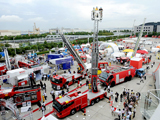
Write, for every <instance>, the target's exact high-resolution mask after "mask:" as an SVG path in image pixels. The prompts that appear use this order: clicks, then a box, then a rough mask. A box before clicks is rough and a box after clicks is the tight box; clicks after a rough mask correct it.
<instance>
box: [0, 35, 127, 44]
mask: <svg viewBox="0 0 160 120" xmlns="http://www.w3.org/2000/svg"><path fill="white" fill-rule="evenodd" d="M119 35H129V34H119ZM65 36H66V37H67V38H68V39H69V40H71V41H73V40H76V39H84V38H93V35H65ZM114 36H118V35H109V36H98V38H106V37H114ZM45 40H46V41H47V42H62V38H61V37H60V35H47V36H46V37H45V38H33V39H20V40H4V41H0V43H23V42H44V41H45Z"/></svg>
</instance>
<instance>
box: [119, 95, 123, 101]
mask: <svg viewBox="0 0 160 120" xmlns="http://www.w3.org/2000/svg"><path fill="white" fill-rule="evenodd" d="M122 98H123V94H121V95H120V101H121V102H122Z"/></svg>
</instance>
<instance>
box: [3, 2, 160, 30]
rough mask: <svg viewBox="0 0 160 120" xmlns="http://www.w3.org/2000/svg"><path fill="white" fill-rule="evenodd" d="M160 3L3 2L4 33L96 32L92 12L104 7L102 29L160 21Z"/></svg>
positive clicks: (130, 26) (128, 26)
mask: <svg viewBox="0 0 160 120" xmlns="http://www.w3.org/2000/svg"><path fill="white" fill-rule="evenodd" d="M159 4H160V0H0V30H21V31H28V30H33V24H34V22H35V23H36V27H39V28H40V30H49V29H51V28H57V27H58V28H62V27H63V28H71V29H73V28H80V29H93V21H92V20H91V10H92V9H93V7H96V6H98V7H102V8H103V20H102V21H101V22H100V24H99V29H112V28H117V29H118V28H132V27H133V23H134V20H135V26H136V25H140V24H142V23H143V21H144V18H146V22H158V21H160V15H159V9H160V8H159Z"/></svg>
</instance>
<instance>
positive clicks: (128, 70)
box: [98, 66, 136, 87]
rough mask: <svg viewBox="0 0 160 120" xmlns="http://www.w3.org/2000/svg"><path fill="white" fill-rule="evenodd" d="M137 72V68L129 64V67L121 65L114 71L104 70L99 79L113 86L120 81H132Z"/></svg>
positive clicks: (106, 84) (104, 83)
mask: <svg viewBox="0 0 160 120" xmlns="http://www.w3.org/2000/svg"><path fill="white" fill-rule="evenodd" d="M135 73H136V68H135V67H132V66H128V67H121V68H117V69H115V70H113V71H109V70H107V71H104V72H102V73H101V74H100V75H99V77H98V79H99V81H100V82H101V83H102V84H103V85H105V86H108V85H111V87H113V86H115V85H117V84H119V83H123V82H127V81H130V80H131V79H132V78H133V77H134V76H135Z"/></svg>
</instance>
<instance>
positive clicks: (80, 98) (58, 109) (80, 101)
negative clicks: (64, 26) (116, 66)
mask: <svg viewBox="0 0 160 120" xmlns="http://www.w3.org/2000/svg"><path fill="white" fill-rule="evenodd" d="M92 19H93V20H94V21H95V24H94V25H95V31H94V34H95V36H94V39H93V47H92V57H93V58H92V74H91V85H90V86H89V90H87V91H85V92H83V93H81V91H77V92H75V93H71V94H68V95H65V96H59V97H57V98H56V99H55V100H54V101H53V112H54V113H55V115H56V116H57V117H58V118H63V117H66V116H68V115H70V114H71V115H73V114H75V113H76V111H79V110H82V109H84V108H86V107H87V106H89V105H94V104H95V103H98V102H99V100H101V99H103V98H104V97H106V96H107V93H106V92H105V91H104V90H102V89H98V86H97V69H98V22H99V21H100V20H101V19H102V9H101V8H100V9H99V10H98V8H97V9H96V11H92ZM61 36H62V38H63V35H61ZM95 40H96V42H95ZM73 54H74V53H73ZM80 66H81V64H80ZM81 69H82V68H81Z"/></svg>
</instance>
